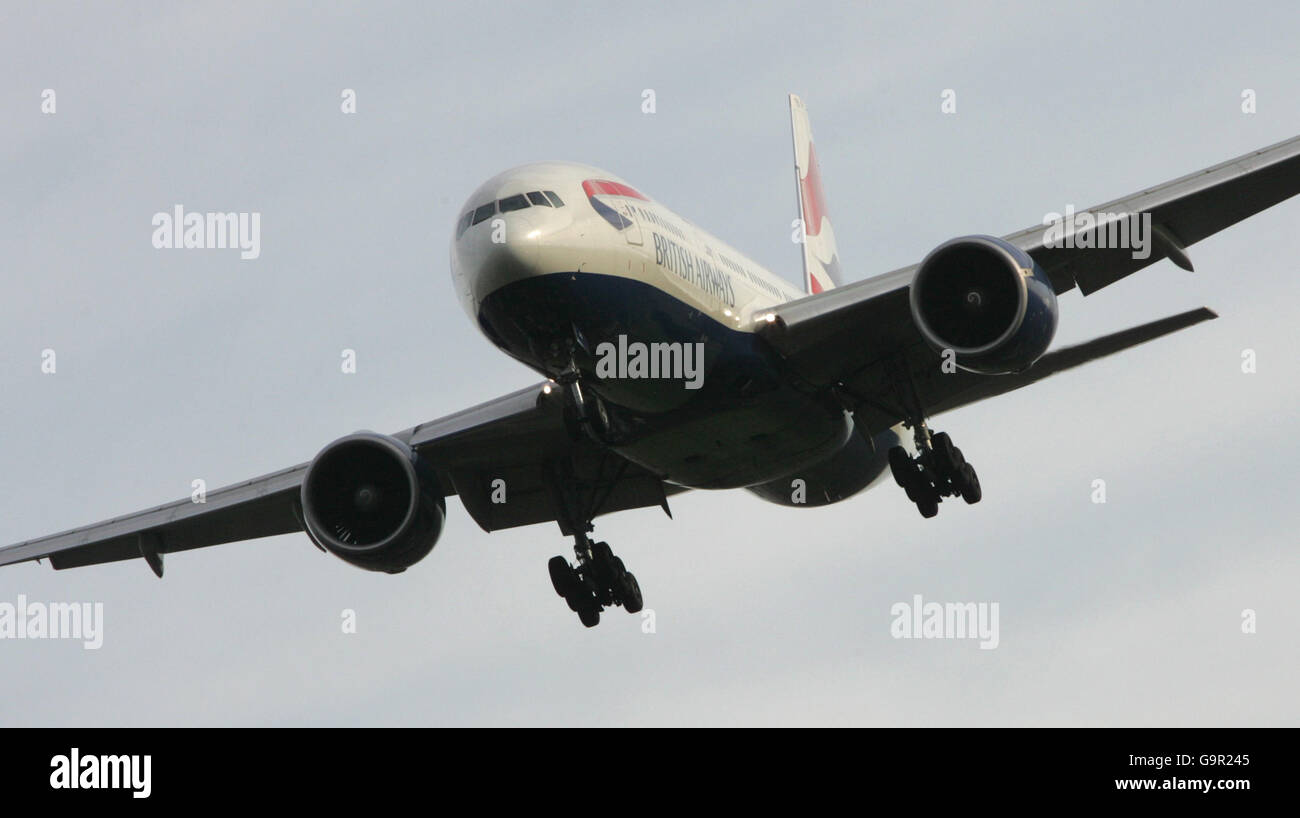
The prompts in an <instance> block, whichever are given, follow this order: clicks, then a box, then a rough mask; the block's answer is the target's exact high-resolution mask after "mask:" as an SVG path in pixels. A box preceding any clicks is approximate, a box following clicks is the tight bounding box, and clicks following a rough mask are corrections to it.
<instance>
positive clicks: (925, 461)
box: [889, 373, 984, 518]
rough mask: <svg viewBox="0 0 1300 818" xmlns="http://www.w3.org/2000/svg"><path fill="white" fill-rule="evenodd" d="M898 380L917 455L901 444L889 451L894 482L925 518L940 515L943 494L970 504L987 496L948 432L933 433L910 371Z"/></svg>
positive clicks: (971, 467)
mask: <svg viewBox="0 0 1300 818" xmlns="http://www.w3.org/2000/svg"><path fill="white" fill-rule="evenodd" d="M896 382H897V383H901V384H903V385H905V388H901V389H900V390H899V391H900V392H901V393H902V395H901V397H903V399H904V401H905V403H906V404H907V406H908V419H907V421H906V425H907V426H909V427H911V429H912V436H913V438H912V439H913V442H914V443H915V446H916V451H917V455H916V457H912V456H911V455H910V454H908V453H907V450H906V449H904V448H903V447H902V446H895V447H893V448H892V449H890V450H889V470H890V471H891V472H892V473H893V475H894V482H896V483H898V485H899V486H900V487H902V489H903V490H904V491H906V492H907V499H909V500H911V501H912V502H913V503H915V504H916V508H917V510H918V511H920V512H921V516H922V517H926V518H930V517H933V516H935V515H936V514H938V513H939V503H940V502H941V500H942V498H944V497H958V496H960V497H961V498H962V499H963V500H965V501H966V502H967V503H969V504H972V505H973V504H975V503H978V502H979V501H980V499H981V498H982V497H983V496H984V495H983V492H982V491H981V489H980V479H979V476H978V475H977V474H976V473H975V467H974V466H972V465H971V464H970V463H967V462H966V458H965V457H963V456H962V453H961V449H959V448H957V447H956V446H954V445H953V443H952V438H950V437H949V436H948V433H947V432H938V433H935V434H931V433H930V427H929V426H928V425H927V424H926V422H925V413H924V411H923V410H922V408H921V404H920V401H919V400H918V399H917V397H916V389H915V386H914V385H913V382H912V379H911V377H910V373H907V374H905V375H903V376H902V377H900V378H897V379H896Z"/></svg>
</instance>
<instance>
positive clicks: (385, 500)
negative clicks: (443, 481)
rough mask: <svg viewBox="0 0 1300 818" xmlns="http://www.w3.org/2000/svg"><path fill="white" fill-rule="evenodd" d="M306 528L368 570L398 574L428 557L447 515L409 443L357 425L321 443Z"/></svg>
mask: <svg viewBox="0 0 1300 818" xmlns="http://www.w3.org/2000/svg"><path fill="white" fill-rule="evenodd" d="M302 516H303V525H304V527H305V528H306V529H307V536H309V537H311V539H312V541H313V542H315V543H316V544H317V545H319V546H320V547H321V548H323V549H325V550H326V551H328V552H330V553H331V554H333V555H334V556H336V557H338V558H339V559H342V560H343V561H345V562H349V563H351V564H352V565H355V566H357V567H359V568H365V569H367V570H369V571H386V572H388V573H390V574H396V573H399V572H401V571H405V570H406V569H407V568H409V567H411V566H412V565H414V564H415V563H417V562H419V561H420V560H422V559H424V557H426V556H427V555H428V554H429V552H430V551H432V550H433V546H434V544H436V543H437V542H438V537H439V535H441V534H442V527H443V523H444V522H445V521H446V519H447V503H446V501H445V500H444V499H443V496H442V490H441V488H440V487H439V484H438V478H437V475H436V474H434V472H433V469H432V468H431V467H430V466H429V465H428V463H427V462H425V460H424V459H423V458H421V457H420V456H419V455H418V454H417V453H416V452H415V451H414V450H413V449H411V447H410V446H407V445H406V444H405V443H403V442H402V441H400V440H398V439H397V438H394V437H389V436H387V435H380V434H375V433H374V432H357V433H356V434H352V435H348V436H347V437H342V438H339V439H338V440H336V441H334V442H333V443H331V444H329V445H328V446H326V447H325V448H324V449H321V451H320V454H318V455H316V457H315V459H314V460H312V461H311V464H310V465H309V466H308V467H307V473H306V474H305V475H304V476H303V480H302Z"/></svg>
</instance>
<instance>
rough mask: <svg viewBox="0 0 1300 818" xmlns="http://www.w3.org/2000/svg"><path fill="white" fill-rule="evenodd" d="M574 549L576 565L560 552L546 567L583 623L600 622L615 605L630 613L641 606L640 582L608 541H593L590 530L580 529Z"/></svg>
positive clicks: (590, 624)
mask: <svg viewBox="0 0 1300 818" xmlns="http://www.w3.org/2000/svg"><path fill="white" fill-rule="evenodd" d="M573 552H574V554H575V555H576V556H577V562H578V564H577V566H576V567H575V566H573V565H570V564H569V562H568V560H566V559H565V558H564V557H561V556H556V557H551V561H550V562H549V563H548V564H547V566H546V567H547V569H548V570H549V571H550V574H551V585H552V586H553V587H554V588H555V593H557V594H559V595H560V596H562V597H564V600H565V601H566V602H568V603H569V609H570V610H572V611H574V612H575V613H577V614H578V618H579V619H581V620H582V624H584V625H586V626H587V627H588V628H593V627H595V626H596V625H598V624H600V612H601V611H602V610H603V609H604V608H607V607H611V606H614V605H621V606H622V607H623V610H625V611H627V612H628V613H638V612H639V611H640V610H641V607H642V605H643V604H644V602H643V600H642V599H641V586H640V585H638V584H637V581H636V576H634V575H633V574H632V572H631V571H628V570H627V568H626V567H625V566H624V565H623V560H621V559H619V558H618V557H616V556H614V552H613V550H612V549H610V547H609V544H608V543H603V542H596V543H593V542H592V541H591V539H590V538H589V537H588V536H587V532H585V531H580V532H578V533H576V534H575V535H574V545H573Z"/></svg>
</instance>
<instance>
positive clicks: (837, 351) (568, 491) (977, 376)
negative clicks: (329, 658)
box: [0, 94, 1300, 627]
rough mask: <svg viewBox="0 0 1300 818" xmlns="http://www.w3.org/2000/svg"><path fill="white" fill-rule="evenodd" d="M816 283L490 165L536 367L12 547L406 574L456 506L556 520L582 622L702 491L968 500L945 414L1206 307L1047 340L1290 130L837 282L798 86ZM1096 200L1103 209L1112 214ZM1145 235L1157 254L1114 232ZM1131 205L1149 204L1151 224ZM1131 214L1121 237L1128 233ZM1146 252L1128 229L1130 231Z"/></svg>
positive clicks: (457, 268) (1258, 194)
mask: <svg viewBox="0 0 1300 818" xmlns="http://www.w3.org/2000/svg"><path fill="white" fill-rule="evenodd" d="M790 113H791V130H792V136H793V142H794V158H795V161H794V164H795V177H796V183H797V188H796V192H797V199H798V205H799V211H798V212H799V220H798V222H797V225H798V227H797V228H796V229H795V233H794V235H793V238H795V239H796V240H798V241H799V243H800V244H801V247H802V255H803V284H804V286H803V288H802V289H799V288H797V287H795V286H793V285H791V284H790V283H788V282H787V281H785V280H784V279H783V278H782V277H780V276H778V275H777V274H775V273H773V272H771V271H770V270H767V269H765V268H764V267H763V266H762V265H761V264H759V263H758V262H756V261H754V260H753V259H751V258H749V257H748V256H745V255H744V254H743V253H741V252H740V251H739V250H737V249H735V248H733V247H731V246H730V245H728V244H726V243H724V242H723V241H721V240H720V239H718V238H716V237H714V236H713V235H711V234H709V233H707V232H705V231H704V230H703V229H701V228H699V227H697V226H696V225H695V224H694V223H692V222H691V221H689V220H688V219H686V218H684V217H682V216H680V215H678V214H676V213H674V212H673V211H672V210H670V209H669V208H667V207H666V206H665V205H663V204H660V203H659V202H658V201H656V200H654V199H652V198H651V197H649V196H648V195H646V194H645V193H643V192H642V191H641V189H640V188H637V187H633V186H632V185H631V184H630V183H628V182H627V181H626V180H624V179H621V178H619V177H617V176H615V175H613V174H611V173H608V172H606V171H603V170H600V169H598V168H594V167H589V166H586V165H581V164H575V163H572V162H559V161H550V162H538V163H534V164H528V165H523V166H521V167H516V168H513V169H510V170H507V171H505V172H503V173H500V174H498V175H496V176H493V177H492V178H491V179H488V180H487V181H486V182H484V183H483V184H482V185H480V186H479V188H478V189H477V190H475V191H474V192H473V194H471V195H470V197H469V199H468V201H467V202H466V203H465V206H464V207H463V208H461V210H460V212H459V216H458V218H457V221H456V223H455V225H454V227H453V231H452V239H451V248H450V256H451V258H450V266H451V275H452V280H453V282H454V285H455V288H456V294H457V297H458V299H459V301H460V303H461V305H462V306H463V307H464V309H465V311H466V313H467V314H468V316H469V318H470V320H471V321H473V322H474V323H475V324H477V326H478V328H479V330H480V331H481V332H482V333H483V334H484V335H485V336H486V337H487V339H488V340H489V341H490V342H491V343H492V344H494V345H495V346H497V347H498V348H499V349H501V350H502V351H503V352H505V353H506V354H507V355H509V356H511V357H513V358H515V359H517V360H519V361H521V362H523V363H524V364H525V365H527V366H528V367H530V368H532V369H534V370H536V371H537V372H538V373H539V374H540V375H542V376H543V377H544V378H545V380H544V381H542V382H540V383H538V384H535V385H533V386H529V387H527V388H525V389H521V390H519V391H517V392H513V393H511V394H508V395H505V396H503V397H500V398H497V399H496V400H491V401H488V402H486V403H483V404H480V405H478V406H475V407H473V408H470V409H466V410H464V411H462V412H458V413H456V414H453V415H449V416H447V417H443V418H440V419H437V420H433V421H429V422H426V423H421V424H420V425H418V426H414V427H411V428H409V429H406V430H404V431H400V432H397V433H395V434H391V435H384V434H377V433H374V432H369V431H362V432H357V433H354V434H350V435H347V436H345V437H341V438H339V439H338V440H335V441H334V442H332V443H329V444H328V445H326V446H325V447H324V448H323V449H321V450H320V452H319V453H318V454H317V455H316V456H315V457H314V458H313V459H312V460H310V461H308V462H306V463H300V464H298V465H296V466H294V467H292V468H289V469H285V470H283V471H278V472H274V473H271V474H267V475H264V476H262V477H258V478H255V479H252V480H248V481H246V482H243V483H238V484H235V485H231V486H227V487H225V488H222V489H219V490H217V491H213V492H210V493H208V494H207V496H206V500H205V502H202V503H197V502H192V501H191V500H189V499H185V500H180V501H177V502H173V503H169V504H166V505H162V506H158V507H156V508H152V509H148V510H145V511H140V512H137V513H134V514H130V515H126V516H123V517H117V518H114V519H111V520H107V521H105V522H101V523H98V524H95V525H90V526H86V527H82V528H75V529H72V530H70V531H65V532H63V533H59V534H54V535H50V536H46V537H41V538H39V539H35V540H29V541H26V542H21V543H17V544H15V545H11V546H7V547H5V548H3V549H0V565H9V564H14V563H19V562H25V561H29V560H42V559H48V560H49V561H50V564H51V565H52V566H53V567H54V568H55V569H66V568H73V567H80V566H87V565H95V564H100V563H107V562H113V561H117V560H125V559H132V558H141V559H143V560H144V561H145V563H146V564H147V565H148V566H149V567H150V569H152V571H153V572H154V573H155V574H156V575H157V576H158V577H162V575H163V557H164V555H167V554H173V553H177V552H181V551H186V550H189V549H193V548H201V547H206V546H211V545H217V544H221V543H227V542H233V541H240V540H249V539H255V538H260V537H269V536H273V535H279V534H288V533H291V532H298V531H303V532H305V533H306V535H307V538H308V539H309V540H310V541H311V543H312V544H314V545H315V546H316V547H317V548H318V549H320V550H321V551H323V552H325V553H328V554H332V555H334V556H336V557H339V558H341V559H342V560H343V561H344V562H347V563H350V564H351V565H353V566H356V567H359V568H363V569H368V570H372V571H383V572H389V573H398V572H401V571H404V570H406V569H407V568H409V567H410V566H412V565H414V564H415V563H416V562H418V561H419V560H421V559H423V558H424V557H425V556H427V555H428V554H429V553H430V551H431V550H432V549H433V547H434V545H435V544H436V542H437V541H438V539H439V536H440V535H441V533H442V529H443V526H444V523H445V520H446V513H447V507H446V498H448V497H451V496H453V495H455V496H459V497H460V501H461V504H462V505H463V506H464V508H465V510H466V512H468V513H469V515H470V516H471V517H472V518H473V520H474V521H475V522H476V523H477V524H478V525H479V526H480V527H481V528H482V529H483V530H484V531H488V532H491V531H495V530H498V529H504V528H513V527H516V526H524V525H532V524H536V523H550V522H554V523H556V524H558V526H559V528H560V532H561V534H562V535H563V536H565V537H572V538H573V542H574V555H575V561H574V562H572V563H571V562H570V561H569V560H568V559H566V558H565V557H563V556H557V557H554V558H552V559H551V560H550V562H549V564H548V572H549V574H550V579H551V583H552V586H553V588H554V590H555V592H556V593H557V594H558V595H559V596H560V597H562V598H563V599H564V600H565V601H566V602H567V604H568V607H569V608H570V610H572V611H573V612H575V613H577V614H578V617H579V619H580V620H581V621H582V623H583V624H584V625H586V626H587V627H592V626H594V625H596V624H597V623H599V621H600V615H601V613H602V611H604V610H605V609H607V608H612V607H622V608H623V609H624V610H625V611H628V612H631V613H636V612H638V611H640V610H641V609H642V606H643V604H644V602H643V596H642V592H641V589H640V586H639V585H638V583H637V580H636V577H635V575H633V574H632V573H631V572H630V571H628V570H627V567H626V566H625V565H624V563H623V561H622V560H621V559H620V558H619V557H617V556H615V555H614V553H613V550H612V549H611V548H610V546H609V545H608V544H607V543H606V542H603V541H596V540H595V539H594V536H593V533H594V520H595V519H596V518H597V517H598V516H602V515H607V514H610V513H612V512H616V511H621V510H626V509H634V508H646V507H655V506H659V507H661V508H662V509H663V510H664V511H665V513H668V514H669V516H670V517H671V511H670V509H669V505H668V498H669V497H670V496H673V495H676V494H678V493H681V492H684V491H688V490H691V489H701V490H702V489H735V488H743V489H746V490H748V491H750V492H752V493H754V494H756V495H757V496H758V497H760V498H762V499H764V500H766V501H769V502H772V503H777V504H780V505H784V506H794V507H818V506H824V505H827V504H830V503H836V502H839V501H841V500H844V499H846V498H848V497H851V496H854V495H856V494H858V493H859V492H862V491H863V490H865V489H867V488H869V487H871V486H874V485H877V484H878V483H882V482H886V480H887V475H888V476H890V477H892V478H893V480H894V482H895V483H896V484H897V485H898V486H899V487H900V488H901V489H902V490H903V491H904V492H905V493H906V495H907V497H908V499H909V500H910V501H911V502H912V503H914V504H915V505H916V507H917V509H918V510H919V512H920V513H921V515H922V516H923V517H927V518H928V517H933V516H934V515H935V514H937V513H938V508H939V504H940V503H941V502H942V501H944V500H945V499H952V500H955V499H956V498H958V497H960V498H961V499H962V500H963V501H964V502H965V503H967V504H973V503H978V502H979V500H980V498H981V497H982V488H981V486H980V482H979V477H978V475H977V474H976V472H975V469H974V467H973V466H972V465H971V464H970V463H969V462H968V461H967V460H966V458H965V456H964V455H963V453H962V451H961V449H959V448H957V447H956V446H955V445H954V444H953V441H952V440H951V438H950V437H949V436H948V435H947V434H945V433H943V432H933V431H932V430H931V429H930V425H929V423H930V418H931V417H933V416H934V415H936V414H939V413H943V412H948V411H951V410H954V409H958V408H960V407H962V406H966V405H968V404H971V403H974V402H976V401H981V400H985V399H988V398H992V397H996V396H999V395H1003V394H1006V393H1009V392H1012V391H1015V390H1018V389H1020V388H1022V387H1025V386H1028V385H1030V384H1033V383H1036V382H1038V381H1040V380H1042V379H1044V378H1047V377H1050V376H1052V375H1055V374H1057V373H1060V372H1064V371H1066V370H1069V369H1072V368H1074V367H1077V366H1080V365H1082V364H1085V363H1088V362H1089V361H1093V360H1097V359H1099V358H1103V357H1106V356H1109V355H1112V354H1115V353H1117V352H1120V351H1122V350H1125V349H1129V348H1131V347H1134V346H1137V345H1138V344H1142V343H1145V342H1147V341H1151V340H1153V339H1156V338H1159V337H1161V336H1164V335H1168V334H1170V333H1173V332H1177V331H1179V330H1182V329H1186V328H1188V327H1191V326H1193V325H1195V324H1198V323H1200V322H1202V321H1206V320H1209V319H1213V318H1215V317H1216V315H1215V314H1214V313H1213V312H1212V311H1211V310H1209V309H1207V308H1204V307H1202V308H1200V309H1195V310H1190V311H1187V312H1183V313H1181V314H1178V315H1172V316H1169V317H1166V318H1162V319H1159V320H1155V321H1151V322H1149V323H1146V324H1142V325H1140V326H1136V327H1132V328H1130V329H1126V330H1123V331H1120V332H1116V333H1113V334H1109V335H1105V336H1102V337H1099V338H1095V339H1093V340H1090V341H1087V342H1085V343H1082V344H1078V345H1075V346H1069V347H1064V348H1058V349H1055V350H1052V351H1049V347H1050V345H1051V342H1052V339H1053V337H1054V335H1055V331H1056V325H1057V318H1058V311H1059V310H1058V302H1057V298H1058V296H1060V295H1062V294H1063V293H1066V292H1068V291H1069V290H1072V289H1076V288H1077V289H1078V290H1079V291H1080V293H1082V294H1083V295H1084V296H1087V295H1089V294H1091V293H1093V292H1096V291H1097V290H1099V289H1101V288H1103V287H1107V286H1110V285H1111V284H1114V283H1115V282H1117V281H1119V280H1120V279H1122V278H1125V277H1126V276H1128V275H1131V274H1132V273H1134V272H1137V271H1138V270H1140V269H1143V268H1145V267H1147V266H1149V265H1151V264H1154V263H1155V262H1157V261H1159V260H1161V259H1166V258H1167V259H1169V260H1171V261H1172V262H1173V263H1174V264H1176V265H1178V266H1180V267H1182V268H1184V269H1187V270H1189V271H1190V270H1191V269H1192V264H1191V260H1190V258H1189V256H1188V254H1187V248H1188V247H1189V246H1191V245H1193V244H1195V243H1196V242H1198V241H1200V240H1201V239H1204V238H1206V237H1207V236H1210V235H1213V234H1214V233H1217V232H1218V231H1220V230H1223V229H1224V228H1227V227H1229V226H1231V225H1233V224H1236V223H1237V222H1239V221H1241V220H1242V219H1245V218H1246V217H1248V216H1251V215H1254V214H1255V213H1258V212H1260V211H1262V210H1264V209H1266V208H1269V207H1272V206H1273V205H1275V204H1278V203H1279V202H1282V201H1283V200H1285V199H1287V198H1289V197H1291V196H1293V195H1295V194H1296V193H1297V192H1300V137H1296V138H1293V139H1290V140H1287V141H1284V142H1280V143H1278V144H1276V145H1273V146H1271V147H1268V148H1263V149H1261V150H1257V151H1253V152H1251V153H1248V154H1246V155H1244V156H1241V157H1238V158H1236V159H1233V160H1230V161H1227V162H1224V163H1222V164H1219V165H1215V166H1213V167H1210V168H1206V169H1204V170H1200V171H1197V172H1196V173H1192V174H1189V175H1187V176H1183V177H1181V178H1178V179H1175V180H1173V181H1170V182H1166V183H1165V184H1161V185H1156V186H1153V187H1147V188H1143V189H1141V190H1139V191H1137V192H1136V193H1133V194H1131V195H1129V196H1125V197H1122V198H1120V199H1116V200H1115V201H1112V202H1109V203H1107V204H1104V205H1101V206H1099V207H1096V208H1093V209H1092V210H1091V211H1090V212H1092V213H1096V214H1098V217H1099V219H1100V218H1101V217H1103V216H1106V219H1103V220H1101V221H1090V220H1088V219H1083V220H1077V219H1071V220H1070V221H1069V223H1068V224H1062V223H1056V224H1054V225H1052V226H1050V227H1045V226H1044V225H1042V224H1040V225H1035V226H1031V227H1028V228H1026V229H1024V230H1020V231H1018V232H1015V233H1012V234H1010V235H1006V236H1002V237H994V236H987V235H969V236H960V237H957V238H953V239H951V240H949V241H945V242H943V243H942V244H940V245H939V246H938V247H936V248H935V249H934V250H932V251H931V252H930V253H929V254H927V255H926V256H925V257H924V258H923V259H922V260H921V262H920V263H918V264H914V265H912V266H909V267H905V268H902V269H899V270H894V271H893V272H888V273H884V274H883V275H877V276H875V277H871V278H866V279H864V280H861V281H857V282H855V283H844V281H843V278H842V270H841V266H840V258H839V254H838V252H837V251H836V242H835V231H834V228H833V227H832V222H831V219H830V216H829V214H828V211H827V208H826V199H825V194H824V191H823V184H822V178H821V172H820V170H819V169H818V162H817V155H816V151H815V149H814V144H813V140H812V131H811V128H810V126H809V121H808V114H807V110H806V108H805V106H804V104H803V101H802V100H801V99H800V98H799V97H798V96H796V95H793V94H791V95H790ZM1106 214H1109V216H1107V215H1106ZM1127 217H1132V225H1133V236H1130V239H1132V238H1133V237H1134V236H1138V234H1139V233H1140V232H1141V227H1142V224H1143V223H1145V224H1146V225H1147V226H1148V228H1149V229H1148V230H1146V236H1147V240H1148V242H1147V246H1146V248H1145V252H1139V251H1138V250H1136V249H1134V248H1133V247H1125V246H1117V245H1122V244H1124V242H1122V241H1121V242H1115V241H1110V240H1108V238H1109V239H1113V238H1114V237H1115V236H1117V235H1118V236H1120V237H1121V238H1122V237H1123V235H1124V234H1123V231H1117V230H1116V229H1115V227H1116V225H1117V224H1119V223H1120V222H1123V221H1124V219H1125V218H1127ZM1137 217H1140V219H1138V218H1137ZM1119 226H1120V227H1124V226H1126V224H1119ZM1129 244H1132V241H1130V242H1129Z"/></svg>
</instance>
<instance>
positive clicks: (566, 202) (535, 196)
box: [451, 162, 617, 323]
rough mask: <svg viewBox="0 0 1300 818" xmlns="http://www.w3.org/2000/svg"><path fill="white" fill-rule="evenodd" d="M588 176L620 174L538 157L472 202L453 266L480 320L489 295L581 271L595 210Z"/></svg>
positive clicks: (454, 244)
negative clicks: (517, 283)
mask: <svg viewBox="0 0 1300 818" xmlns="http://www.w3.org/2000/svg"><path fill="white" fill-rule="evenodd" d="M584 179H617V177H614V176H612V175H611V174H609V173H606V172H605V171H602V170H600V169H599V168H593V167H590V166H587V165H579V164H576V163H573V162H536V163H533V164H530V165H522V166H520V167H517V168H511V169H510V170H507V171H505V172H504V173H500V174H498V175H496V176H494V177H492V178H491V179H489V180H487V181H486V182H484V183H483V184H482V185H480V186H479V188H478V190H476V191H474V193H473V194H471V195H470V197H469V199H468V200H466V202H465V204H464V206H463V207H461V209H460V211H459V213H460V217H459V219H458V220H457V222H456V227H455V229H454V230H453V232H452V241H451V269H452V276H453V278H454V279H455V282H456V292H457V295H458V297H459V300H460V302H461V306H462V307H463V308H464V309H465V312H466V313H467V314H468V315H469V317H470V319H471V320H473V321H475V322H476V323H477V322H478V311H479V307H480V305H481V304H482V302H483V299H484V298H486V297H487V296H489V295H491V294H492V293H493V292H495V291H497V290H499V289H500V288H502V287H505V286H507V285H509V284H511V283H513V282H515V281H518V280H520V279H522V278H525V277H529V276H539V275H546V274H548V273H555V272H565V271H574V270H578V269H579V268H580V265H581V262H582V261H583V257H584V253H585V248H587V245H588V243H589V241H590V239H589V235H588V234H589V233H590V232H591V231H590V223H591V222H592V221H593V218H594V217H595V211H593V210H591V208H590V206H588V205H587V196H586V193H585V192H584V191H583V187H582V182H583V180H584Z"/></svg>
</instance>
